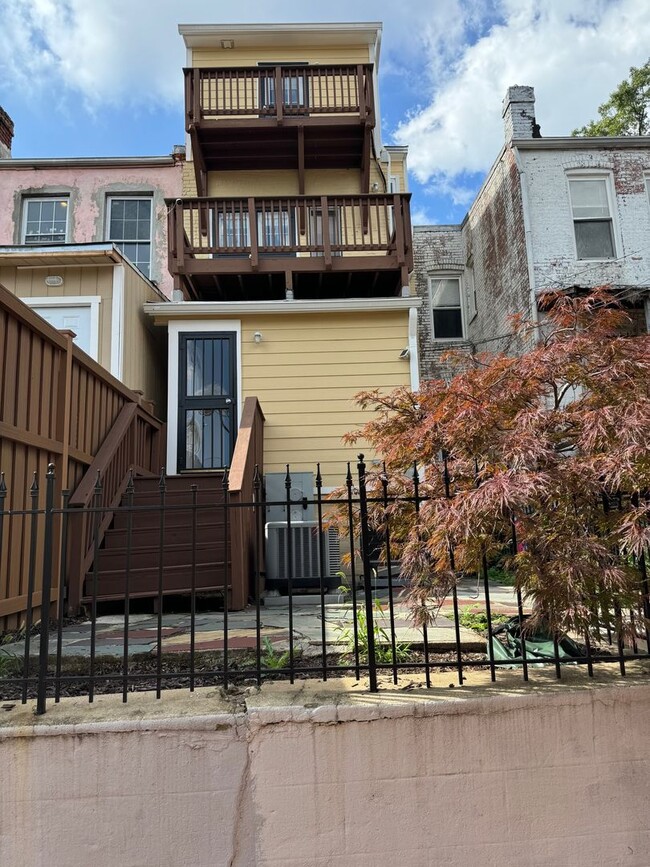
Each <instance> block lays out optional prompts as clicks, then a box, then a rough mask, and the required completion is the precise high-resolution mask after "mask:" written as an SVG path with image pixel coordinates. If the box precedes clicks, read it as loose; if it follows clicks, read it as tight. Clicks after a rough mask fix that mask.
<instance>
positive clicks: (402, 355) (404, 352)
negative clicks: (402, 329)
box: [399, 346, 411, 359]
mask: <svg viewBox="0 0 650 867" xmlns="http://www.w3.org/2000/svg"><path fill="white" fill-rule="evenodd" d="M399 357H400V358H404V359H406V358H410V357H411V350H410V349H409V348H408V346H407V347H406V348H405V349H402V351H401V352H400V354H399Z"/></svg>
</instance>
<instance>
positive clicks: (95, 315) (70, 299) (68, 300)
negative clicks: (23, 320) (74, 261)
mask: <svg viewBox="0 0 650 867" xmlns="http://www.w3.org/2000/svg"><path fill="white" fill-rule="evenodd" d="M20 300H21V301H22V302H23V304H26V305H27V306H28V307H90V333H89V335H88V343H89V350H88V355H90V357H91V358H92V359H94V360H95V361H99V305H100V304H101V303H102V297H101V295H44V296H36V295H35V296H33V297H31V298H21V299H20Z"/></svg>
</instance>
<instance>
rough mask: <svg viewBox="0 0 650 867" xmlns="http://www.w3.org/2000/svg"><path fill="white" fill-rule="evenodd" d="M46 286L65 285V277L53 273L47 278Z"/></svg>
mask: <svg viewBox="0 0 650 867" xmlns="http://www.w3.org/2000/svg"><path fill="white" fill-rule="evenodd" d="M45 285H46V286H63V277H58V276H56V275H54V274H52V275H51V276H50V277H46V278H45Z"/></svg>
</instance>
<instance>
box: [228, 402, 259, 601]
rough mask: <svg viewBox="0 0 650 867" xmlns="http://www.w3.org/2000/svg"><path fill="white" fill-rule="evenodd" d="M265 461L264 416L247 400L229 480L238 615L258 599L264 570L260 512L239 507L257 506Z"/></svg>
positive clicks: (233, 581) (234, 597)
mask: <svg viewBox="0 0 650 867" xmlns="http://www.w3.org/2000/svg"><path fill="white" fill-rule="evenodd" d="M263 461H264V413H263V412H262V408H261V406H260V404H259V401H258V399H257V398H256V397H247V398H246V399H245V401H244V408H243V411H242V417H241V423H240V425H239V432H238V434H237V442H236V443H235V451H234V453H233V457H232V464H231V468H230V475H229V477H228V501H229V503H230V505H231V506H234V508H231V509H229V510H228V512H229V523H230V534H229V544H230V564H231V566H230V568H231V587H232V590H231V600H230V605H231V607H232V608H233V609H234V610H235V611H237V610H240V609H241V608H244V607H245V606H246V603H247V601H248V596H249V593H250V592H252V594H253V595H255V587H254V585H253V579H254V577H255V573H256V571H259V572H261V571H263V569H264V564H263V563H262V562H261V557H262V551H263V545H262V543H263V539H262V538H261V536H262V535H263V527H264V518H263V517H262V519H261V520H256V517H257V515H256V512H257V510H256V509H255V508H254V506H252V505H240V504H252V503H253V502H254V500H255V474H256V469H257V474H258V476H259V482H260V485H261V482H262V477H263V473H264V466H263ZM260 493H261V488H260ZM260 501H261V500H260ZM256 558H257V562H256Z"/></svg>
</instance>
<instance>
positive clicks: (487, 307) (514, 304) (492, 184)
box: [463, 148, 531, 351]
mask: <svg viewBox="0 0 650 867" xmlns="http://www.w3.org/2000/svg"><path fill="white" fill-rule="evenodd" d="M463 235H464V238H465V247H466V250H467V256H468V259H470V261H472V263H473V271H474V283H475V287H476V300H477V315H476V317H475V319H474V320H473V321H472V322H470V323H469V328H468V332H467V336H468V338H469V340H470V341H472V343H474V344H475V345H476V347H477V349H478V350H479V351H483V350H495V351H496V350H500V349H507V348H509V347H510V345H511V342H512V341H511V338H510V337H509V335H510V334H511V331H512V326H511V324H510V322H509V320H508V317H509V316H512V315H513V314H515V313H521V314H523V315H524V316H526V317H528V316H530V315H531V310H530V286H529V279H528V265H527V258H526V236H525V231H524V219H523V209H522V200H521V187H520V183H519V172H518V169H517V165H516V162H515V157H514V154H513V152H512V150H511V149H510V148H506V149H505V150H504V151H503V153H502V155H501V157H500V158H499V159H498V160H497V162H496V163H495V165H494V167H493V169H492V171H491V173H490V175H489V176H488V178H487V180H486V182H485V184H484V185H483V187H482V189H481V191H480V192H479V194H478V196H477V197H476V200H475V201H474V203H473V204H472V206H471V208H470V211H469V213H468V215H467V218H466V221H465V224H464V230H463Z"/></svg>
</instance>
